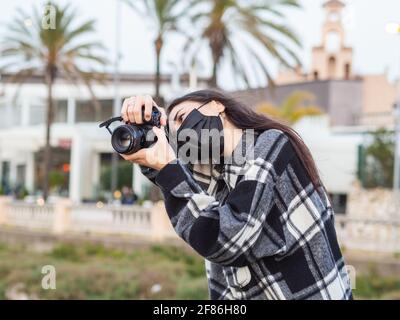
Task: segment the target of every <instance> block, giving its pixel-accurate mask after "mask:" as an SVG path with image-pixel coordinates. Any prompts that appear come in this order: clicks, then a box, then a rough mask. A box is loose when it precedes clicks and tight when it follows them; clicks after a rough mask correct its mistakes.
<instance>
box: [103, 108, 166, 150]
mask: <svg viewBox="0 0 400 320" xmlns="http://www.w3.org/2000/svg"><path fill="white" fill-rule="evenodd" d="M142 119H144V109H142ZM160 119H161V112H160V111H159V110H158V109H157V108H156V107H153V110H152V113H151V119H150V120H149V121H146V120H144V122H143V124H140V125H138V124H130V123H127V124H125V123H124V124H122V125H120V126H117V127H116V128H115V129H114V130H111V129H110V125H111V124H112V123H114V122H116V121H119V122H122V121H123V119H122V117H115V118H111V119H109V120H107V121H104V122H102V123H101V124H100V125H99V127H100V128H103V127H105V128H106V129H107V131H108V132H109V133H110V134H111V145H112V147H113V148H114V150H115V151H116V152H118V153H120V154H132V153H135V152H137V151H139V150H140V149H144V148H149V147H150V146H151V145H153V144H154V142H155V136H154V134H152V132H153V131H152V129H153V127H158V128H160V127H161V123H160ZM149 140H150V141H149Z"/></svg>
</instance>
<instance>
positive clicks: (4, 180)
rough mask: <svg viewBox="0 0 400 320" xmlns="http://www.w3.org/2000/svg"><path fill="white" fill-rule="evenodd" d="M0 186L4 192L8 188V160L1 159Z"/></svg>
mask: <svg viewBox="0 0 400 320" xmlns="http://www.w3.org/2000/svg"><path fill="white" fill-rule="evenodd" d="M1 188H2V189H3V191H4V192H5V193H7V192H8V191H9V188H10V162H9V161H3V162H2V164H1Z"/></svg>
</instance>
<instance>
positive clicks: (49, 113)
mask: <svg viewBox="0 0 400 320" xmlns="http://www.w3.org/2000/svg"><path fill="white" fill-rule="evenodd" d="M53 82H54V74H53V71H52V68H51V67H48V69H47V72H46V83H47V110H46V144H45V148H44V159H43V199H44V200H47V198H48V196H49V173H50V166H51V146H50V134H51V132H50V129H51V124H52V122H53Z"/></svg>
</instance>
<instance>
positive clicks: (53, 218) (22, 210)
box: [0, 197, 177, 240]
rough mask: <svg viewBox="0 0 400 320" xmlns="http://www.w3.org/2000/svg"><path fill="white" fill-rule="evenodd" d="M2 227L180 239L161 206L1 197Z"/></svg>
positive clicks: (0, 220) (58, 232)
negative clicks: (46, 202) (33, 201)
mask: <svg viewBox="0 0 400 320" xmlns="http://www.w3.org/2000/svg"><path fill="white" fill-rule="evenodd" d="M0 226H8V227H18V228H25V229H35V230H38V229H40V230H42V231H44V232H49V233H55V234H62V233H85V234H87V233H93V234H118V235H129V236H145V237H147V238H150V239H151V240H164V239H171V238H177V235H176V233H175V231H174V230H173V228H172V225H171V222H170V220H169V218H168V215H167V213H166V212H165V209H164V205H163V204H162V203H157V204H154V205H153V206H152V207H151V208H144V207H141V206H108V205H101V206H99V205H95V204H83V205H72V204H71V202H70V201H69V200H67V199H62V200H59V201H58V202H57V203H56V204H54V205H42V206H39V205H37V204H30V203H24V202H15V201H11V199H10V198H6V197H0Z"/></svg>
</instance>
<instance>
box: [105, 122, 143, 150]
mask: <svg viewBox="0 0 400 320" xmlns="http://www.w3.org/2000/svg"><path fill="white" fill-rule="evenodd" d="M143 134H144V133H143V130H141V129H140V128H139V127H137V126H132V125H123V126H120V127H118V128H116V129H115V130H114V132H113V134H112V137H111V144H112V146H113V148H114V150H115V151H117V152H118V153H121V154H132V153H135V152H137V151H138V150H139V149H140V148H141V141H142V138H143Z"/></svg>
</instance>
